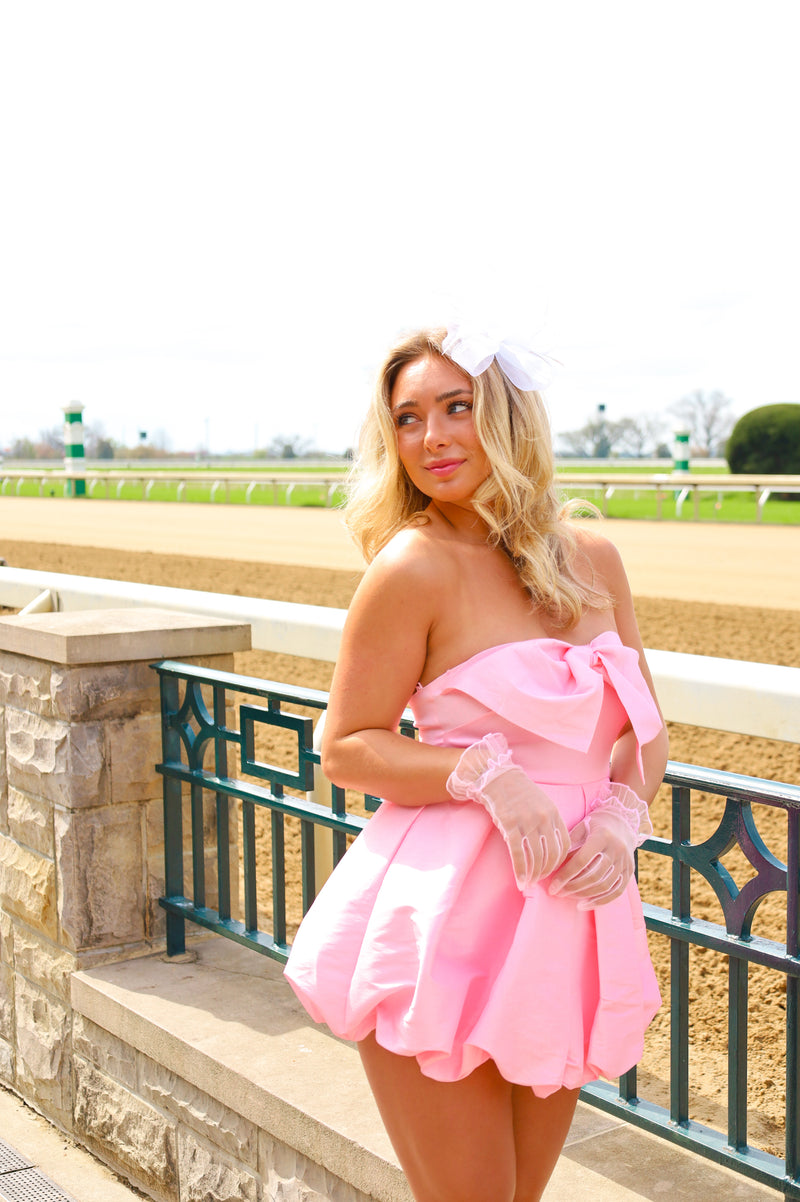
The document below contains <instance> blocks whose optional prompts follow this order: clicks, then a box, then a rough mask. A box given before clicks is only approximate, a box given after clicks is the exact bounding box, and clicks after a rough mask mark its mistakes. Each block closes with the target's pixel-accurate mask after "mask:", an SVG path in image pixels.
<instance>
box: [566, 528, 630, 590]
mask: <svg viewBox="0 0 800 1202" xmlns="http://www.w3.org/2000/svg"><path fill="white" fill-rule="evenodd" d="M572 533H573V537H574V540H575V570H576V574H577V575H579V576H584V577H585V578H586V579H587V581H588V583H590V584H591V585H592V586H593V587H598V586H599V587H600V588H605V589H607V590H608V591H609V593H610V594H611V595H612V597H613V596H614V595H615V593H616V591H617V589H618V587H619V584H620V581H621V580H624V579H625V568H624V567H623V564H622V557H621V555H620V553H619V550H618V548H617V547H616V546H615V544H614V543H612V541H611V539H609V538H606V536H605V535H604V534H601V533H600V531H599V530H597V529H596V528H594V527H593V526H591V525H588V524H586V523H581V524H580V525H578V524H575V525H574V526H573V527H572Z"/></svg>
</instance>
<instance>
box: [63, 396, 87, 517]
mask: <svg viewBox="0 0 800 1202" xmlns="http://www.w3.org/2000/svg"><path fill="white" fill-rule="evenodd" d="M82 413H83V405H82V404H81V403H80V401H73V402H72V404H71V405H65V406H64V471H65V472H76V471H82V470H83V467H84V464H85V458H84V451H83V419H82V417H81V415H82ZM67 496H68V497H85V496H86V481H85V480H84V479H80V480H67Z"/></svg>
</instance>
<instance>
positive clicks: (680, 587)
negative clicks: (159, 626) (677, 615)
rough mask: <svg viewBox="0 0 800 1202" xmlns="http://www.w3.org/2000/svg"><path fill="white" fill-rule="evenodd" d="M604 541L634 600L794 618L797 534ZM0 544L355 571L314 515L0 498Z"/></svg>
mask: <svg viewBox="0 0 800 1202" xmlns="http://www.w3.org/2000/svg"><path fill="white" fill-rule="evenodd" d="M603 531H604V533H605V534H606V535H607V536H608V537H609V538H610V539H611V540H612V541H613V542H614V543H616V545H617V546H618V547H619V549H620V551H621V553H622V556H623V559H624V561H625V564H626V567H627V570H628V574H629V576H630V580H631V587H632V588H633V591H634V594H635V595H636V596H637V597H667V598H674V599H675V600H683V601H710V602H717V601H722V602H726V603H729V604H732V605H759V606H768V607H770V608H777V609H798V608H800V526H756V525H753V526H739V525H736V526H731V525H724V524H722V523H720V524H715V523H713V522H688V521H687V522H625V521H614V520H609V521H606V522H604V523H603ZM4 539H13V540H15V541H17V542H26V541H31V542H48V543H63V544H64V545H65V546H83V547H106V548H110V549H113V548H122V549H125V550H129V551H154V552H157V553H159V554H162V555H190V556H203V557H213V558H218V559H229V560H236V561H244V562H255V563H271V564H293V565H296V566H306V565H308V564H313V565H315V566H316V567H321V568H334V569H344V570H350V569H352V570H355V571H358V570H361V569H362V568H363V562H362V560H361V556H360V555H359V553H358V552H357V551H356V549H355V548H354V546H353V544H352V543H351V541H350V539H349V537H348V535H347V533H346V531H345V530H344V527H343V525H342V520H341V515H340V514H339V513H337V512H336V511H335V510H324V509H314V508H296V509H292V508H288V509H286V508H272V507H266V506H258V507H249V506H245V505H177V504H165V503H163V502H150V501H148V502H139V501H105V500H99V499H92V500H87V499H80V500H78V499H73V500H70V499H64V498H60V497H52V498H51V497H44V498H27V497H0V544H2V541H3V540H4ZM2 554H4V553H3V551H2V549H0V555H2ZM6 558H8V556H6ZM62 570H65V571H67V570H69V569H66V568H65V569H62ZM241 591H242V592H244V590H241Z"/></svg>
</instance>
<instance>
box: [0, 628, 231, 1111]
mask: <svg viewBox="0 0 800 1202" xmlns="http://www.w3.org/2000/svg"><path fill="white" fill-rule="evenodd" d="M249 641H250V631H249V627H247V626H242V625H240V624H234V623H231V622H228V621H224V620H222V619H214V618H200V617H194V616H192V615H187V614H177V613H168V612H162V611H158V610H144V609H123V610H100V611H88V612H81V613H55V614H31V615H28V616H23V615H18V616H15V617H10V618H4V619H0V1080H1V1081H3V1082H4V1083H5V1084H7V1085H9V1086H11V1087H12V1088H13V1089H14V1090H15V1091H16V1092H18V1093H19V1094H21V1095H22V1096H23V1097H24V1098H26V1099H27V1100H28V1101H30V1102H31V1103H32V1104H33V1105H34V1106H35V1107H36V1108H37V1109H38V1110H40V1111H41V1112H42V1113H44V1114H45V1115H46V1116H47V1117H49V1118H50V1119H51V1120H52V1121H54V1122H55V1123H57V1125H59V1126H61V1127H63V1128H64V1129H65V1130H67V1131H70V1130H72V1129H73V1123H74V1115H75V1107H76V1105H77V1097H78V1095H77V1094H76V1083H77V1080H78V1077H77V1074H76V1073H75V1072H74V1071H73V1055H72V1039H73V1030H72V1010H71V1005H70V979H71V976H72V974H73V973H74V972H75V971H76V970H78V969H82V968H87V967H91V966H94V965H97V964H102V963H107V962H109V961H116V960H121V959H126V958H130V957H134V956H139V955H143V954H146V953H148V952H151V951H153V950H154V949H155V948H157V947H158V946H160V944H161V942H162V941H163V932H164V917H163V911H161V909H160V907H159V906H158V897H159V896H160V894H161V893H162V892H163V882H164V865H163V857H164V849H163V822H162V818H161V807H162V802H161V795H162V787H161V778H160V776H158V774H157V773H156V771H155V764H156V763H157V762H158V761H159V759H160V758H161V724H160V701H159V692H158V678H157V676H156V673H155V672H154V671H153V670H152V668H151V667H150V664H151V663H152V662H153V661H155V660H159V659H165V658H181V659H184V660H188V661H190V662H200V663H203V664H204V665H206V666H210V667H217V668H221V669H224V670H231V669H232V668H233V652H234V651H235V650H240V649H244V648H246V647H248V646H249ZM233 846H234V849H235V846H236V841H235V837H234V838H233ZM209 854H210V855H211V856H213V855H214V848H213V847H212V848H210V851H209ZM233 879H234V880H236V879H237V872H236V871H234V873H233Z"/></svg>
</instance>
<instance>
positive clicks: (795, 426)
mask: <svg viewBox="0 0 800 1202" xmlns="http://www.w3.org/2000/svg"><path fill="white" fill-rule="evenodd" d="M727 459H728V466H729V467H730V469H731V471H732V472H736V473H747V474H749V475H762V474H764V473H768V474H769V475H786V476H793V475H800V405H788V404H787V405H762V406H761V408H760V409H751V410H750V412H749V413H745V414H744V416H743V417H740V418H739V420H738V422H737V423H736V425H735V426H734V427H733V430H732V432H731V436H730V438H729V439H728V447H727Z"/></svg>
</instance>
